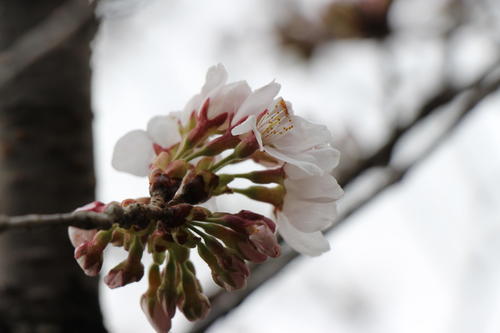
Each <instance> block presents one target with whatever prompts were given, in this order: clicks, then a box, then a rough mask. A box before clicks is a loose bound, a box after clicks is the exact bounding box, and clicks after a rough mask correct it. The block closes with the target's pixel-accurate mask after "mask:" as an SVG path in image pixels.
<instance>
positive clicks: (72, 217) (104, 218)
mask: <svg viewBox="0 0 500 333" xmlns="http://www.w3.org/2000/svg"><path fill="white" fill-rule="evenodd" d="M112 222H113V220H112V219H111V218H110V216H108V215H106V214H102V213H94V212H79V213H65V214H49V215H36V214H31V215H24V216H13V217H8V216H0V232H3V231H6V230H10V229H31V228H38V227H69V226H73V227H77V228H80V229H109V228H111V226H112Z"/></svg>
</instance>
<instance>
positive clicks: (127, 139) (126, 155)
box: [111, 130, 155, 177]
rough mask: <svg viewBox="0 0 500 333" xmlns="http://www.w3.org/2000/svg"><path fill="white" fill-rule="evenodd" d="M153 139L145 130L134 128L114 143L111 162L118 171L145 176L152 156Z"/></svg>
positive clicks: (153, 154)
mask: <svg viewBox="0 0 500 333" xmlns="http://www.w3.org/2000/svg"><path fill="white" fill-rule="evenodd" d="M154 156H155V153H154V150H153V141H152V140H151V138H150V137H149V136H148V134H147V133H146V131H143V130H135V131H131V132H128V133H127V134H125V135H124V136H122V137H121V138H120V139H119V140H118V142H117V143H116V145H115V149H114V151H113V159H112V161H111V164H112V165H113V168H115V169H116V170H118V171H123V172H128V173H131V174H133V175H135V176H140V177H143V176H147V175H148V174H149V166H150V164H151V161H152V160H153V157H154Z"/></svg>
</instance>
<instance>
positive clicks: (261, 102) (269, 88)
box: [233, 81, 281, 123]
mask: <svg viewBox="0 0 500 333" xmlns="http://www.w3.org/2000/svg"><path fill="white" fill-rule="evenodd" d="M280 88H281V86H280V85H279V84H278V83H276V82H274V81H273V82H271V83H269V84H267V85H265V86H263V87H262V88H259V89H257V90H255V91H254V92H253V93H252V94H250V96H248V98H247V99H245V101H244V102H243V104H241V106H240V108H239V109H238V112H237V113H236V116H235V117H234V120H233V123H237V122H238V121H239V120H241V119H243V118H245V117H246V116H249V115H252V114H254V115H257V114H259V113H260V112H262V111H264V110H265V109H267V108H268V107H269V106H270V105H271V103H272V102H273V99H274V96H276V95H277V94H278V92H279V91H280Z"/></svg>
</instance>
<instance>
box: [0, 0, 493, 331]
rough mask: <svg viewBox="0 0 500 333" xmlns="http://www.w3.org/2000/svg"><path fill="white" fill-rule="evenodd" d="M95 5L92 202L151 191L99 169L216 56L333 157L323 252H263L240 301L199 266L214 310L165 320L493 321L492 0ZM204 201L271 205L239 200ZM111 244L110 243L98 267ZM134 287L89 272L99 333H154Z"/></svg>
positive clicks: (359, 327)
mask: <svg viewBox="0 0 500 333" xmlns="http://www.w3.org/2000/svg"><path fill="white" fill-rule="evenodd" d="M59 2H61V1H59ZM68 2H70V1H68ZM5 3H7V2H5ZM96 12H97V15H98V17H100V19H101V20H100V25H99V28H98V30H97V33H96V35H95V38H94V39H93V41H92V43H91V49H92V58H91V68H92V79H91V80H92V81H91V96H92V108H93V112H94V120H93V133H94V152H95V153H94V155H95V163H94V164H95V168H96V176H97V199H98V200H101V201H104V202H108V201H113V200H122V199H125V198H134V197H140V196H145V195H147V194H148V187H147V180H146V179H144V178H138V177H134V176H131V175H128V174H123V173H119V172H117V171H115V170H113V169H112V167H111V163H110V161H111V156H112V151H113V146H114V144H115V142H116V141H117V140H118V138H119V137H121V136H122V135H123V134H124V133H126V132H128V131H130V130H132V129H137V128H142V129H144V128H145V127H146V124H147V121H148V120H149V119H150V118H151V117H152V116H154V115H158V114H166V113H168V112H170V111H176V110H181V109H182V108H183V107H184V105H185V103H186V102H187V101H188V100H189V98H190V97H191V96H192V95H193V94H195V93H197V92H198V91H199V89H200V87H201V85H202V84H203V82H204V77H205V73H206V70H207V69H208V67H210V66H212V65H214V64H217V63H223V64H224V65H225V66H226V68H227V70H228V72H229V80H230V81H238V80H247V81H248V82H249V84H250V86H251V87H253V88H257V87H260V86H262V85H264V84H267V83H268V82H270V81H271V80H274V79H275V80H276V81H277V82H279V83H280V84H281V85H282V89H281V93H280V94H281V96H283V97H284V98H285V99H287V100H290V101H291V102H292V103H293V106H294V110H295V112H296V113H297V114H298V115H300V116H303V117H306V118H308V119H310V120H312V121H314V122H318V123H322V124H325V125H327V126H328V127H329V128H330V130H331V131H332V133H333V136H334V139H335V143H334V145H335V146H336V147H337V148H338V149H339V150H340V151H341V153H342V155H341V165H340V166H339V167H338V168H337V169H336V170H335V175H336V177H337V178H338V180H339V182H340V183H341V184H342V185H343V186H344V188H345V190H346V194H345V196H344V198H343V199H341V200H340V201H339V211H340V217H339V219H338V222H337V224H335V225H334V226H333V227H332V228H331V230H329V231H328V238H329V240H330V243H331V245H332V250H331V251H330V252H328V253H326V254H323V255H322V256H320V257H317V258H307V257H303V256H297V255H295V254H293V253H290V252H286V253H285V255H284V256H283V258H282V259H279V260H276V261H273V260H271V261H269V262H266V264H264V265H262V266H263V267H265V268H264V269H263V270H259V274H254V277H255V280H253V283H250V285H249V291H251V293H250V294H249V295H247V294H245V293H235V294H234V295H232V296H231V295H229V294H225V293H220V292H219V290H218V289H217V288H216V286H215V285H214V284H213V283H212V281H211V279H210V276H209V272H208V271H207V269H206V267H205V265H203V264H201V263H200V262H198V265H197V269H198V270H199V271H200V274H201V276H202V277H203V281H202V282H203V285H204V287H205V289H206V292H207V294H209V295H212V301H213V304H214V309H213V310H212V314H211V315H210V317H209V318H208V319H209V320H208V321H206V322H204V323H198V324H197V326H196V327H193V324H192V323H189V322H188V321H186V320H185V319H184V318H183V316H182V314H181V313H179V312H178V313H177V315H176V317H175V320H174V324H173V331H174V332H203V331H208V332H217V333H218V332H222V333H224V332H228V333H229V332H231V333H232V332H239V333H254V332H292V333H295V332H297V333H299V332H318V333H323V332H325V333H328V332H342V333H357V332H359V333H361V332H362V333H400V332H405V333H413V332H415V333H422V332H426V333H445V332H449V333H496V332H500V283H499V281H500V261H499V260H498V258H499V253H500V191H499V190H498V185H499V184H500V93H499V92H498V91H500V66H499V64H500V2H499V1H498V0H392V1H391V0H275V1H266V0H238V1H230V0H219V1H211V2H203V1H195V0H183V1H181V0H101V1H100V2H99V3H98V5H97V8H96ZM1 14H2V4H1V3H0V16H1ZM0 19H1V18H0ZM0 27H1V24H0ZM0 37H1V34H0ZM1 40H2V39H1V38H0V42H1ZM1 45H2V43H0V46H1ZM0 55H1V54H0ZM1 59H2V58H1V57H0V60H1ZM54 68H56V69H55V70H54V72H56V71H57V67H54ZM0 69H1V68H0ZM0 74H2V71H1V70H0ZM1 78H2V76H1V75H0V88H1V83H2V80H1ZM0 91H1V89H0ZM0 97H1V96H0ZM1 106H2V105H1V103H0V109H1ZM0 123H1V122H0ZM0 180H2V179H0ZM0 183H1V182H0ZM0 187H1V186H0ZM229 199H230V200H229ZM218 204H219V207H220V210H221V211H229V212H236V211H239V210H240V209H242V208H246V209H254V210H256V211H258V212H261V213H263V214H269V213H270V211H269V210H268V208H267V207H266V206H261V205H258V204H255V203H252V202H250V201H249V200H246V199H244V198H243V197H240V196H237V195H234V196H233V197H229V196H228V197H227V198H224V197H222V198H221V199H220V200H219V202H218ZM65 209H66V210H67V209H69V208H65ZM14 213H15V214H19V212H14ZM14 213H12V214H14ZM123 256H124V253H122V252H120V251H118V250H116V251H114V250H111V251H109V252H108V253H107V258H106V260H105V267H104V269H103V271H106V270H107V269H110V268H112V267H113V266H114V265H115V264H116V263H117V262H119V261H120V260H121V259H122V257H123ZM81 274H82V275H83V273H81ZM257 275H258V276H257ZM0 282H1V281H0ZM0 284H1V283H0ZM146 288H147V286H146V283H145V281H144V279H143V281H141V282H139V283H136V284H132V285H129V286H126V287H124V288H120V289H117V290H109V289H108V288H107V287H106V286H104V284H102V283H100V287H99V289H100V290H99V291H100V302H101V307H102V310H103V316H104V324H105V326H106V327H107V328H108V330H109V332H116V333H137V332H144V333H147V332H153V330H152V329H151V328H150V326H149V324H148V322H147V320H146V318H145V316H144V315H143V313H142V312H141V310H140V307H139V297H140V295H141V294H142V293H143V292H144V291H145V290H146ZM0 291H1V290H0ZM228 295H229V296H228ZM224 304H226V307H224ZM0 308H1V306H0ZM0 310H1V309H0ZM224 315H225V316H224ZM0 332H3V331H2V326H1V320H0ZM6 332H7V331H6ZM16 332H28V331H16ZM36 332H39V331H36ZM40 332H42V331H40ZM50 332H52V331H50ZM94 332H97V331H94Z"/></svg>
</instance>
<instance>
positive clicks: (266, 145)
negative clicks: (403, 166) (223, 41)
mask: <svg viewBox="0 0 500 333" xmlns="http://www.w3.org/2000/svg"><path fill="white" fill-rule="evenodd" d="M227 77H228V74H227V72H226V70H225V68H224V67H223V66H222V65H220V64H219V65H217V66H213V67H211V68H210V69H209V70H208V73H207V75H206V81H205V84H204V85H203V87H202V89H201V91H200V92H199V93H198V94H196V95H195V96H194V97H193V98H191V100H190V101H189V102H188V103H187V105H186V106H185V107H184V109H183V110H182V111H178V112H171V113H170V114H168V115H162V116H156V117H154V118H152V119H151V120H150V121H149V123H148V125H147V130H134V131H131V132H129V133H127V134H126V135H124V136H123V137H122V138H121V139H120V140H119V141H118V142H117V144H116V146H115V150H114V153H113V159H112V165H113V167H114V168H115V169H117V170H119V171H123V172H128V173H131V174H133V175H136V176H147V177H148V179H149V192H150V197H147V198H139V199H127V200H124V201H122V202H121V203H118V202H113V203H110V204H107V205H105V204H103V203H98V202H95V203H92V204H90V205H87V206H85V207H82V209H81V210H86V211H94V212H107V211H110V210H112V209H117V207H119V209H120V212H121V213H120V214H121V215H120V216H122V217H121V220H120V221H117V223H116V224H114V225H113V227H112V228H111V229H110V230H100V231H97V230H90V231H84V230H80V229H76V228H70V231H69V233H70V238H71V240H72V242H73V245H74V246H75V258H76V259H77V261H78V263H79V264H80V266H81V267H82V269H83V270H84V272H85V273H86V274H88V275H97V274H98V273H99V271H100V269H101V266H102V252H103V250H104V249H105V248H106V246H107V245H108V244H113V245H116V246H122V247H124V249H125V250H127V251H128V258H127V259H126V260H125V261H123V262H122V263H120V264H118V265H117V266H116V267H114V268H113V269H111V271H110V272H109V273H108V274H107V275H106V276H105V277H104V282H105V283H106V284H107V285H108V286H109V287H111V288H116V287H120V286H123V285H125V284H128V283H131V282H135V281H138V280H140V279H141V278H142V276H143V274H144V267H143V265H142V263H141V258H142V255H143V252H144V250H145V249H147V251H148V252H149V253H151V255H152V256H153V264H152V265H151V266H150V268H149V270H148V273H147V275H148V281H149V288H148V290H147V291H146V293H145V294H144V295H143V296H142V298H141V306H142V309H143V311H144V312H145V314H146V316H147V317H148V319H149V321H150V322H151V324H152V325H153V327H154V328H155V329H156V330H157V331H158V332H168V330H169V329H170V327H171V318H172V317H173V316H174V314H175V311H176V308H178V309H179V310H180V311H182V312H183V313H184V315H185V316H186V318H188V319H190V320H197V319H201V318H204V317H205V316H206V314H207V312H208V310H209V307H210V304H209V301H208V299H207V297H206V296H205V295H204V294H203V292H202V288H201V284H200V282H199V281H198V279H197V277H196V271H195V268H194V265H193V264H192V262H191V261H190V259H189V257H190V252H191V250H194V249H196V251H197V252H198V254H199V256H200V257H201V258H202V259H203V260H204V261H205V262H206V263H207V265H208V266H209V267H210V269H211V271H212V277H213V280H214V281H215V283H217V284H218V285H219V286H221V287H222V288H224V289H226V290H228V291H232V290H237V289H240V288H243V287H244V286H245V284H246V280H247V278H248V276H249V274H250V271H249V269H248V266H247V262H254V263H260V262H263V261H265V260H266V259H267V258H268V257H277V256H279V254H280V246H279V242H278V240H277V232H278V233H279V234H280V235H281V236H282V237H283V239H284V240H285V241H286V242H287V243H288V244H289V245H290V246H291V247H292V248H294V249H295V250H297V251H299V252H301V253H304V254H307V255H310V256H316V255H319V254H321V253H323V252H325V251H328V250H329V243H328V241H327V240H326V239H325V238H324V236H323V234H322V230H324V229H325V228H327V227H329V226H330V225H331V224H332V222H333V220H334V218H335V216H336V203H335V201H336V200H338V199H339V198H340V197H341V196H342V194H343V191H342V189H341V188H340V186H339V185H338V184H337V182H336V180H335V178H334V177H333V176H332V175H331V173H332V170H333V168H335V166H336V165H337V164H338V161H339V152H338V151H337V150H336V149H334V148H333V147H332V146H331V142H332V138H331V134H330V132H329V131H328V129H327V128H326V126H324V125H319V124H314V123H311V122H309V121H307V120H305V119H303V118H301V117H299V116H297V115H295V114H294V112H293V110H292V106H291V104H290V103H289V102H288V101H285V100H284V99H283V98H281V97H277V95H278V92H279V90H280V85H279V84H278V83H276V82H274V81H273V82H271V83H269V84H267V85H265V86H263V87H261V88H259V89H256V90H252V89H251V88H250V87H249V85H248V84H247V82H246V81H238V82H233V83H227ZM246 160H253V161H254V162H255V163H258V164H261V165H263V166H264V167H265V168H259V169H258V170H250V171H249V172H245V173H230V172H228V171H226V172H224V170H227V168H226V167H227V166H229V165H232V164H236V163H240V162H242V161H246ZM235 179H246V180H249V181H251V182H252V183H253V185H252V186H249V187H246V188H240V187H236V186H234V185H233V181H234V180H235ZM233 193H238V194H242V195H244V196H247V197H248V198H251V199H254V200H257V201H261V202H265V203H268V204H270V205H271V207H272V208H273V212H274V217H275V221H273V220H272V219H270V218H268V217H265V216H263V215H260V214H256V213H254V212H251V211H248V210H241V211H239V212H238V213H226V212H217V211H212V210H210V209H208V208H207V207H210V205H208V204H209V203H210V202H211V201H213V200H214V198H215V197H217V196H221V195H226V194H233ZM124 221H125V222H124ZM275 222H276V223H275ZM162 267H163V268H162Z"/></svg>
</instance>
